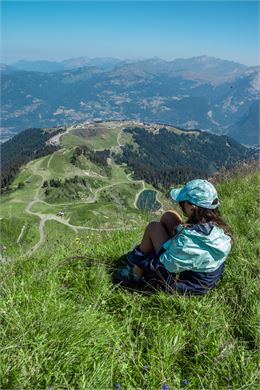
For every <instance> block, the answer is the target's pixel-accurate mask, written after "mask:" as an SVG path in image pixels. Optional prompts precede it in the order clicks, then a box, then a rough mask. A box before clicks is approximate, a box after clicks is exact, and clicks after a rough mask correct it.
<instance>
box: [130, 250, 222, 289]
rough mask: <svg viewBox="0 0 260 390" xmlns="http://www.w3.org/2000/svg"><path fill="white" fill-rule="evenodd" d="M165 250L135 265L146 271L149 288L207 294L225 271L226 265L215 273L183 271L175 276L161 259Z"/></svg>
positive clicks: (137, 260) (138, 261) (145, 276)
mask: <svg viewBox="0 0 260 390" xmlns="http://www.w3.org/2000/svg"><path fill="white" fill-rule="evenodd" d="M164 251H165V249H164V248H161V249H160V250H159V251H158V252H157V253H154V254H151V255H149V256H148V257H146V258H142V257H140V260H139V259H136V260H135V264H136V265H137V266H138V267H140V268H142V270H143V271H144V279H145V282H146V284H147V285H148V287H149V286H150V287H151V288H152V289H153V288H156V289H158V288H159V289H161V290H163V291H164V292H168V293H170V292H174V291H176V290H177V291H179V292H181V293H187V294H189V293H190V294H192V295H197V294H206V293H207V292H208V291H209V290H211V289H212V288H213V287H214V286H215V285H216V283H217V281H218V280H219V278H220V276H221V275H222V273H223V271H224V263H223V264H221V265H220V267H219V268H218V269H216V270H215V271H213V272H195V271H191V270H190V271H183V272H180V273H179V274H175V273H172V272H169V271H167V269H166V268H165V267H164V265H163V264H162V263H161V262H160V260H159V258H160V256H161V254H162V253H164Z"/></svg>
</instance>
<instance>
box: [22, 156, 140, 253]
mask: <svg viewBox="0 0 260 390" xmlns="http://www.w3.org/2000/svg"><path fill="white" fill-rule="evenodd" d="M55 153H56V152H54V153H53V154H52V155H51V156H50V158H49V161H48V164H47V168H49V166H50V163H51V160H52V158H53V156H54V154H55ZM32 174H34V175H38V176H39V175H40V176H41V178H42V180H41V184H40V186H39V187H38V188H37V189H36V192H35V195H34V198H33V199H32V200H31V201H30V202H29V203H28V205H27V206H26V208H25V212H26V213H27V214H29V215H33V216H36V217H38V218H39V220H40V222H39V235H40V238H39V241H38V242H37V243H36V244H35V245H34V246H33V247H32V248H30V249H29V251H28V252H27V253H26V256H27V257H30V256H31V255H32V254H33V253H34V252H35V251H36V250H37V249H39V248H40V246H41V245H42V244H43V243H44V241H45V233H44V226H45V222H46V221H50V220H52V221H57V222H59V223H61V224H63V225H65V226H68V227H70V228H71V229H72V230H73V231H74V232H75V233H77V231H78V230H91V231H99V232H101V231H118V230H120V229H122V227H120V228H119V227H118V228H93V227H89V226H77V225H72V224H71V223H70V222H69V219H65V218H64V217H59V216H57V215H55V214H43V213H40V212H35V211H32V208H33V206H34V205H35V204H36V203H39V202H40V203H44V204H46V205H50V206H51V205H52V204H50V203H47V202H45V201H44V200H42V199H41V197H40V192H41V188H42V185H43V182H44V180H46V179H47V176H46V175H44V172H42V171H41V170H40V169H39V170H38V171H37V170H36V167H32ZM130 176H131V174H128V175H127V181H120V182H116V183H112V184H108V185H105V186H103V187H100V188H98V189H97V190H96V191H95V192H94V195H93V197H91V198H90V199H87V200H86V201H84V202H80V203H82V204H86V203H87V204H89V203H94V202H95V201H97V198H98V194H99V193H100V192H101V191H103V190H104V189H107V188H111V187H114V186H117V185H118V184H127V183H129V182H130V183H142V185H143V189H144V188H145V182H144V180H132V179H130ZM143 189H142V190H141V191H143ZM141 191H140V192H141ZM136 199H137V198H136ZM135 203H136V201H135V202H134V206H135V207H136V204H135ZM73 204H75V202H68V203H62V204H59V205H63V206H65V205H73ZM77 204H78V203H77ZM55 205H58V204H57V203H56V204H55ZM124 229H125V230H132V229H134V228H133V227H131V228H127V227H124ZM22 233H23V228H22V231H21V233H20V236H21V235H22ZM20 236H19V237H20Z"/></svg>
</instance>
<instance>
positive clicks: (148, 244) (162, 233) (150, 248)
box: [140, 221, 170, 253]
mask: <svg viewBox="0 0 260 390" xmlns="http://www.w3.org/2000/svg"><path fill="white" fill-rule="evenodd" d="M169 238H170V236H169V234H168V232H167V231H166V229H165V227H164V226H163V225H162V224H161V222H155V221H154V222H150V223H149V225H148V226H147V227H146V229H145V232H144V236H143V239H142V242H141V244H140V250H141V251H142V252H143V253H151V252H157V251H158V249H159V248H160V246H161V245H162V244H163V243H164V242H165V241H167V240H169Z"/></svg>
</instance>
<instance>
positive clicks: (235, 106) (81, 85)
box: [1, 56, 260, 145]
mask: <svg viewBox="0 0 260 390" xmlns="http://www.w3.org/2000/svg"><path fill="white" fill-rule="evenodd" d="M1 79H2V117H1V123H2V124H1V126H2V127H1V131H2V141H5V140H6V139H8V138H10V137H11V136H13V135H14V134H17V133H19V132H20V131H22V130H24V129H26V128H31V127H54V126H61V125H64V124H72V123H81V122H82V121H92V120H95V119H100V120H112V119H115V120H125V119H132V120H143V121H146V122H156V123H161V124H163V123H167V124H170V125H174V126H177V127H180V128H183V129H200V130H204V131H208V132H212V133H215V134H218V135H222V134H225V135H229V136H231V137H233V138H235V139H236V140H237V141H239V142H241V143H243V144H249V145H254V144H258V143H259V141H258V131H259V101H260V79H259V67H247V66H245V65H242V64H239V63H236V62H232V61H226V60H221V59H218V58H214V57H208V56H200V57H193V58H189V59H177V60H174V61H165V60H162V59H160V58H156V57H155V58H152V59H145V60H137V61H132V60H126V61H122V60H118V59H113V58H103V59H102V58H99V59H88V58H86V57H81V58H77V59H70V60H65V61H62V62H50V61H36V62H35V61H33V62H30V61H26V62H25V61H19V62H17V63H15V64H12V65H11V66H7V65H3V64H2V65H1Z"/></svg>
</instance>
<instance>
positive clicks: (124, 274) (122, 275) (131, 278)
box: [116, 266, 144, 283]
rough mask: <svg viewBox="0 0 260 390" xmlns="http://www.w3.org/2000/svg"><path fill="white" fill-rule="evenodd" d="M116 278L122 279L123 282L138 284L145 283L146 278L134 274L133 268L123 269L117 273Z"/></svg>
mask: <svg viewBox="0 0 260 390" xmlns="http://www.w3.org/2000/svg"><path fill="white" fill-rule="evenodd" d="M116 276H117V278H118V279H120V280H121V281H122V282H128V283H129V282H136V283H140V282H144V278H143V276H140V275H136V274H135V273H134V272H133V268H132V267H129V266H128V267H125V268H121V269H119V270H118V271H117V272H116Z"/></svg>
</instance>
